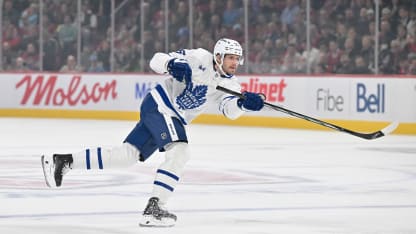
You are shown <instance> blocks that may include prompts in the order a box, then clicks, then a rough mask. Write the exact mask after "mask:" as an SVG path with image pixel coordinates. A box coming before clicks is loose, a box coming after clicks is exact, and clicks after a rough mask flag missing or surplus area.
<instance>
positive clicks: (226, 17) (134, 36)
mask: <svg viewBox="0 0 416 234" xmlns="http://www.w3.org/2000/svg"><path fill="white" fill-rule="evenodd" d="M77 2H78V1H74V0H43V8H44V10H43V17H42V19H43V20H42V21H43V24H42V25H43V31H42V37H43V45H42V47H41V46H40V45H39V44H40V43H39V38H40V35H39V34H40V32H39V31H40V30H39V28H40V27H39V24H40V18H41V17H40V15H39V14H40V13H39V12H40V11H39V0H4V1H3V11H2V46H3V47H2V60H1V61H2V66H1V67H2V69H3V71H38V70H43V71H62V72H73V71H76V72H108V71H110V69H111V66H110V64H111V61H110V58H111V53H112V52H111V43H110V39H111V27H110V23H111V0H82V1H81V17H80V22H79V24H80V25H81V31H80V32H81V35H78V31H79V30H78V26H77V25H78V21H77ZM244 2H245V0H225V1H219V0H193V7H192V12H193V19H192V22H193V25H192V33H193V34H192V35H190V32H191V30H190V29H191V28H190V27H189V19H188V17H189V11H190V10H191V9H189V1H187V0H178V1H168V9H169V11H168V12H169V14H168V17H169V18H168V21H167V22H168V31H167V32H166V30H165V18H164V17H165V13H164V12H165V6H166V5H165V3H166V1H165V0H147V1H146V0H141V1H139V0H130V1H128V0H127V1H126V0H116V1H115V6H116V9H117V13H116V17H115V30H114V35H115V36H114V51H113V55H114V56H113V58H114V61H113V71H115V72H147V71H149V67H148V61H149V60H150V58H151V57H152V56H153V54H154V53H155V52H157V51H162V52H167V51H176V50H179V49H183V48H189V45H190V40H191V39H192V43H193V46H192V47H193V48H198V47H202V48H206V49H212V48H213V46H214V43H215V41H216V40H217V39H218V38H221V37H229V38H233V39H235V40H238V41H240V42H241V43H242V45H243V48H246V46H247V47H248V51H247V52H248V53H247V54H248V61H246V63H245V65H244V66H242V68H241V69H242V72H244V71H248V72H249V73H257V74H293V73H298V74H302V73H306V71H307V67H308V65H309V68H310V71H311V73H313V74H374V73H375V69H376V64H375V61H376V59H375V56H376V53H375V52H374V51H375V49H374V47H375V46H376V43H375V38H376V34H375V32H376V30H375V28H376V20H375V15H376V14H375V13H376V12H375V5H374V0H311V5H310V6H311V14H310V26H309V32H310V37H309V41H310V45H311V47H310V50H309V52H308V51H307V47H306V42H307V34H306V33H307V27H306V8H307V4H306V0H247V2H248V18H247V21H245V14H244ZM142 7H143V9H141V8H142ZM140 12H144V15H141V13H140ZM142 20H143V22H142ZM378 21H379V26H378V28H379V34H378V39H379V48H378V53H377V54H378V57H377V58H378V60H377V61H378V64H377V66H378V69H379V74H412V75H416V1H412V0H381V1H380V11H379V19H378ZM245 22H248V25H247V26H248V27H247V28H248V41H246V37H245V31H244V30H245V28H246V27H245V26H246V25H245ZM142 27H143V28H142ZM78 36H80V37H79V38H81V44H80V45H79V46H80V47H79V48H80V51H81V53H80V54H79V56H78V53H77V51H78V45H77V40H78ZM166 37H167V38H168V42H169V43H167V44H166V43H165V42H166V40H165V39H166ZM166 46H167V47H168V48H166ZM41 48H43V53H40V50H41ZM40 60H42V61H40ZM41 65H42V67H41Z"/></svg>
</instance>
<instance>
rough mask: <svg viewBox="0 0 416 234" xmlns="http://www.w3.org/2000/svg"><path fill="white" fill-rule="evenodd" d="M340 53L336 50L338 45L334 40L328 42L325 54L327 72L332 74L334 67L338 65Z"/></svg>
mask: <svg viewBox="0 0 416 234" xmlns="http://www.w3.org/2000/svg"><path fill="white" fill-rule="evenodd" d="M341 55H342V51H341V50H340V49H339V48H338V44H337V43H336V42H335V40H332V41H330V42H329V46H328V53H327V69H328V70H327V72H329V73H334V72H335V69H336V67H337V66H338V65H339V63H340V59H341Z"/></svg>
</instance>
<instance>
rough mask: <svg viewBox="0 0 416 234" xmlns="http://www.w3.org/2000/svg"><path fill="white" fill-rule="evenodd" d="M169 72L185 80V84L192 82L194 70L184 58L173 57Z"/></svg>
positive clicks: (168, 67) (178, 78)
mask: <svg viewBox="0 0 416 234" xmlns="http://www.w3.org/2000/svg"><path fill="white" fill-rule="evenodd" d="M167 69H168V72H169V74H170V75H171V76H173V78H175V79H176V80H177V81H179V82H182V81H184V80H185V84H186V85H188V84H190V83H191V82H192V70H191V67H190V66H189V64H188V63H187V62H186V60H184V59H177V58H174V59H171V60H170V61H169V62H168V66H167Z"/></svg>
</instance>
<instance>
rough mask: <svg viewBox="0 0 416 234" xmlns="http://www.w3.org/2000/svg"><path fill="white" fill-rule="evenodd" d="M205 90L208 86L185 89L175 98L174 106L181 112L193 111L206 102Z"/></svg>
mask: <svg viewBox="0 0 416 234" xmlns="http://www.w3.org/2000/svg"><path fill="white" fill-rule="evenodd" d="M207 90H208V86H206V85H196V86H195V87H194V88H193V87H192V86H190V87H187V88H185V89H184V90H183V92H182V93H181V94H180V95H179V96H178V97H177V98H176V104H178V106H179V109H182V110H187V109H195V108H197V107H199V106H201V105H203V104H204V103H205V102H206V101H207V98H206V95H207Z"/></svg>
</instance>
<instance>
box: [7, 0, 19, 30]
mask: <svg viewBox="0 0 416 234" xmlns="http://www.w3.org/2000/svg"><path fill="white" fill-rule="evenodd" d="M19 18H20V13H19V12H18V11H17V10H16V8H14V7H13V1H12V0H6V1H4V5H3V20H7V21H10V22H11V24H13V25H14V26H17V25H18V22H19Z"/></svg>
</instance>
